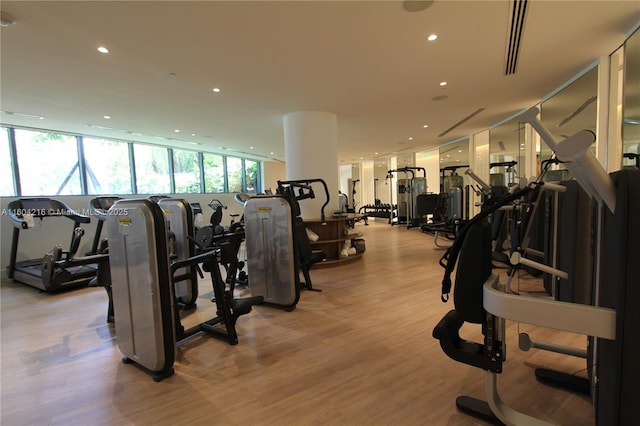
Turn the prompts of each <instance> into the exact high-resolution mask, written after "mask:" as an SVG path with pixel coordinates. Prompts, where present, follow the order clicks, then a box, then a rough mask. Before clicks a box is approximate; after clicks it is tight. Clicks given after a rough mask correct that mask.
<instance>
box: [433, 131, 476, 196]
mask: <svg viewBox="0 0 640 426" xmlns="http://www.w3.org/2000/svg"><path fill="white" fill-rule="evenodd" d="M468 168H469V139H462V140H459V141H455V142H451V143H448V144H446V145H442V146H440V191H439V192H440V193H443V192H448V189H449V188H448V186H449V181H450V180H451V179H450V178H449V177H450V176H460V177H462V182H463V184H462V186H465V185H468V184H470V183H471V182H468V177H467V176H466V175H465V172H466V171H467V169H468ZM457 179H458V180H459V179H460V178H457Z"/></svg>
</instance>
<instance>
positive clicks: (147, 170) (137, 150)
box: [133, 144, 171, 194]
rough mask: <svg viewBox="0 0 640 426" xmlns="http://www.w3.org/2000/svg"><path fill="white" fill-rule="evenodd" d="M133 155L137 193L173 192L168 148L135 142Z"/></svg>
mask: <svg viewBox="0 0 640 426" xmlns="http://www.w3.org/2000/svg"><path fill="white" fill-rule="evenodd" d="M133 155H134V158H135V167H136V193H138V194H168V193H169V192H171V183H170V176H169V152H168V151H167V148H163V147H160V146H151V145H140V144H134V145H133Z"/></svg>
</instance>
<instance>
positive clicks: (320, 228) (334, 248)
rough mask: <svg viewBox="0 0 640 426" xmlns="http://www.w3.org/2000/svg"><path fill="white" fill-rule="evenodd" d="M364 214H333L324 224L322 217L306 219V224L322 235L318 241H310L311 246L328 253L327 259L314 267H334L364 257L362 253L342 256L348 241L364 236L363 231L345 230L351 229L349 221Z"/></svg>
mask: <svg viewBox="0 0 640 426" xmlns="http://www.w3.org/2000/svg"><path fill="white" fill-rule="evenodd" d="M363 216H364V215H361V214H353V213H349V214H347V215H346V216H331V217H327V218H326V220H325V222H326V224H324V225H323V224H322V220H321V219H305V220H304V224H305V225H306V226H307V228H309V229H310V230H312V231H313V232H315V233H316V234H318V236H319V237H320V238H319V239H318V241H310V244H311V246H312V247H313V248H314V249H321V250H322V251H324V253H325V254H326V255H327V260H326V261H324V262H318V263H316V264H315V265H313V267H314V268H323V267H326V268H328V267H332V266H338V265H342V264H345V263H351V262H353V261H356V260H358V259H361V258H362V253H356V254H351V255H349V256H348V257H340V252H341V251H342V247H343V246H344V244H345V243H346V242H348V241H351V240H354V239H356V238H362V236H363V235H364V234H363V233H361V232H358V233H354V234H347V233H346V232H345V230H347V229H351V228H349V227H348V223H349V222H350V221H353V220H355V219H359V218H361V217H363Z"/></svg>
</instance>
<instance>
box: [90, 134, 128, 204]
mask: <svg viewBox="0 0 640 426" xmlns="http://www.w3.org/2000/svg"><path fill="white" fill-rule="evenodd" d="M83 144H84V145H83V146H84V159H85V170H86V173H87V192H88V193H89V194H131V167H130V165H129V144H127V143H126V142H118V141H112V140H104V139H93V138H84V139H83Z"/></svg>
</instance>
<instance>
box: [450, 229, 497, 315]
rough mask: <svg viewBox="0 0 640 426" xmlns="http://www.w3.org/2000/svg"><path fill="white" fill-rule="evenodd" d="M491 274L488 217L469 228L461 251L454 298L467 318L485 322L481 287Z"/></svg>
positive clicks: (459, 311) (459, 309)
mask: <svg viewBox="0 0 640 426" xmlns="http://www.w3.org/2000/svg"><path fill="white" fill-rule="evenodd" d="M490 274H491V225H490V224H489V223H488V222H487V221H486V220H485V221H481V222H478V223H475V224H473V225H471V227H470V228H469V229H468V230H467V232H466V235H465V237H464V241H463V243H462V247H461V248H460V253H459V255H458V267H457V269H456V280H455V285H454V289H453V301H454V304H455V308H456V311H457V312H458V313H459V314H460V316H461V317H462V319H463V320H464V321H466V322H471V323H474V324H482V323H484V321H485V310H484V307H483V305H482V287H483V285H484V282H485V281H486V280H487V278H488V277H489V275H490Z"/></svg>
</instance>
